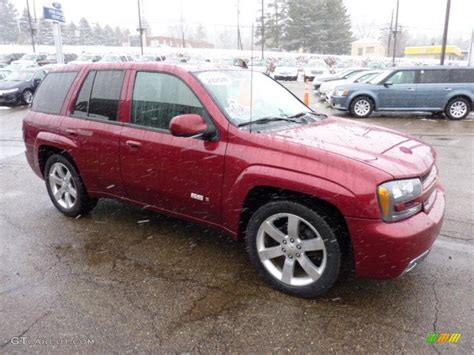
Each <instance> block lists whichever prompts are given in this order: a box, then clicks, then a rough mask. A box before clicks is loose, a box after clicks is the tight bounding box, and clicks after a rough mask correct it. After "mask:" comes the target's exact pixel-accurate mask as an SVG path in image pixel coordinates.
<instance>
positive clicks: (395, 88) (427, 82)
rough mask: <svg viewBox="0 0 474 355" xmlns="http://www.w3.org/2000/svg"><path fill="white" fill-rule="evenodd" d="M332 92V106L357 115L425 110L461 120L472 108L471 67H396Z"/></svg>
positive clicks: (473, 85)
mask: <svg viewBox="0 0 474 355" xmlns="http://www.w3.org/2000/svg"><path fill="white" fill-rule="evenodd" d="M335 92H336V94H335V95H334V96H333V97H332V99H331V104H332V106H333V107H334V108H336V109H338V110H342V111H349V112H350V113H351V115H353V116H354V117H358V118H363V117H368V116H370V114H371V113H372V112H373V111H426V112H434V113H443V112H444V113H445V115H446V116H447V117H448V118H449V119H451V120H461V119H463V118H465V117H466V116H467V115H468V114H469V112H470V111H471V110H473V107H474V104H473V102H474V68H469V67H464V68H463V67H444V66H432V67H428V66H426V67H405V68H395V69H390V70H387V71H384V72H383V73H382V74H380V75H379V76H377V77H376V78H374V79H372V80H371V81H370V82H368V83H366V84H351V85H347V86H346V85H342V86H340V87H338V88H337V89H336V90H335Z"/></svg>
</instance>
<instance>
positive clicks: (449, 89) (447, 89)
mask: <svg viewBox="0 0 474 355" xmlns="http://www.w3.org/2000/svg"><path fill="white" fill-rule="evenodd" d="M444 90H446V91H451V90H453V89H452V88H444Z"/></svg>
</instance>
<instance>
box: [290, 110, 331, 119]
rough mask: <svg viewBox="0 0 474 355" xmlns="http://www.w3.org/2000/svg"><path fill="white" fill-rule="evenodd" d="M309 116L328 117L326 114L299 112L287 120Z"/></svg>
mask: <svg viewBox="0 0 474 355" xmlns="http://www.w3.org/2000/svg"><path fill="white" fill-rule="evenodd" d="M307 115H311V116H316V117H327V116H326V115H325V114H322V113H316V112H313V111H303V112H298V113H297V114H294V115H291V116H287V118H301V117H304V116H307Z"/></svg>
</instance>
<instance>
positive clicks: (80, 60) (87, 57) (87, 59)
mask: <svg viewBox="0 0 474 355" xmlns="http://www.w3.org/2000/svg"><path fill="white" fill-rule="evenodd" d="M101 59H102V56H101V55H99V54H81V55H80V56H79V57H77V59H76V60H73V61H72V62H69V63H68V64H87V63H95V62H98V61H99V60H101Z"/></svg>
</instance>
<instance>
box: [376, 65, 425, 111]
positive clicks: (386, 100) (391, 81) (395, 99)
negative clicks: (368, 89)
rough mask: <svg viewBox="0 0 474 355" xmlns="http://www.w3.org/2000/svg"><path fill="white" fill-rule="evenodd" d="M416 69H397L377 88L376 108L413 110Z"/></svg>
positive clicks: (415, 101) (415, 103)
mask: <svg viewBox="0 0 474 355" xmlns="http://www.w3.org/2000/svg"><path fill="white" fill-rule="evenodd" d="M416 76H417V75H416V70H399V71H397V72H395V73H394V74H393V75H391V76H390V77H388V78H387V79H386V80H385V82H384V84H382V85H380V87H379V88H378V89H379V90H378V103H377V110H391V109H393V110H397V111H398V110H413V109H415V108H416V107H417V97H416V95H417V93H416V90H417V86H418V85H417V84H416Z"/></svg>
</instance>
